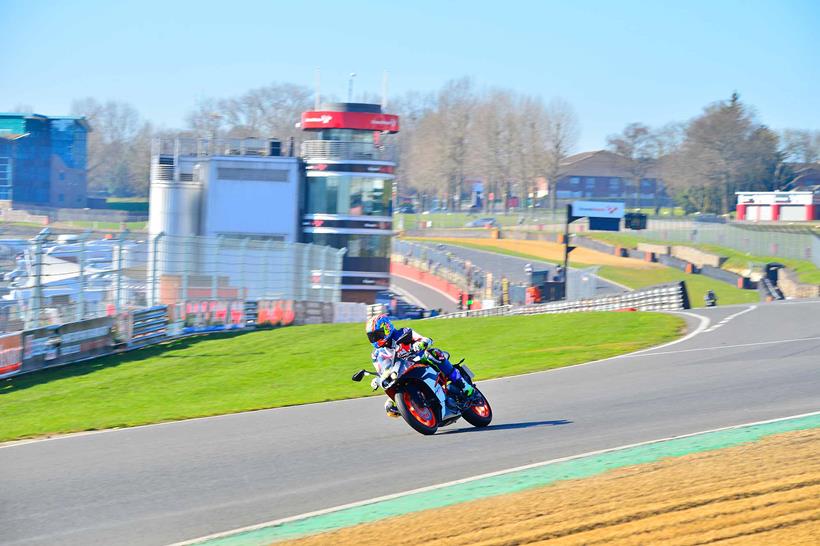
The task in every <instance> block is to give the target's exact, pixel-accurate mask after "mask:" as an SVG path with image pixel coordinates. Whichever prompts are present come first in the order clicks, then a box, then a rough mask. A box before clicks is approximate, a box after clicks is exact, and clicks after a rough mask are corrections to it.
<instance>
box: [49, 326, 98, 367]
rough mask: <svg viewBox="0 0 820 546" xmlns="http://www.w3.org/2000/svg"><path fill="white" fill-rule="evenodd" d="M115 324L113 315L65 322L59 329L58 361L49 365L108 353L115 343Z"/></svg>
mask: <svg viewBox="0 0 820 546" xmlns="http://www.w3.org/2000/svg"><path fill="white" fill-rule="evenodd" d="M113 325H114V319H113V318H112V317H101V318H95V319H90V320H83V321H80V322H69V323H68V324H63V325H62V326H60V327H59V328H58V329H57V334H58V335H59V354H58V359H57V362H54V363H49V364H47V365H49V366H50V365H54V364H66V363H68V362H73V361H75V360H81V359H84V358H88V357H91V356H98V355H101V354H103V353H107V352H108V350H109V349H110V348H111V346H113V345H114V338H113V335H112V329H113Z"/></svg>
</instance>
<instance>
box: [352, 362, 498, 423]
mask: <svg viewBox="0 0 820 546" xmlns="http://www.w3.org/2000/svg"><path fill="white" fill-rule="evenodd" d="M453 367H454V368H456V369H458V371H459V372H461V376H462V378H463V379H464V381H466V382H468V383H470V384H471V385H472V386H473V388H474V392H473V395H472V396H470V397H469V398H468V397H467V396H465V395H464V394H463V393H462V392H461V391H460V390H459V389H458V388H456V387H454V386H452V385H448V383H447V378H446V377H445V376H444V374H443V373H441V372H440V371H439V370H438V368H436V367H435V366H433V365H432V364H430V363H429V362H427V360H426V359H425V355H424V354H421V355H419V354H412V353H409V352H399V351H396V350H394V349H388V348H381V349H379V350H378V352H377V355H376V368H377V370H379V372H371V371H368V370H359V371H358V372H356V373H355V374H354V375H353V377H352V379H353V381H361V380H362V379H363V378H364V376H365V375H373V376H375V378H374V379H373V381H372V382H371V385H372V386H373V390H377V389H379V388H382V389H384V392H385V394H387V396H389V397H390V398H392V399H393V401H394V402H395V403H396V407H398V410H399V413H400V414H401V416H402V418H403V419H404V420H405V422H407V424H408V425H410V426H411V427H412V428H413V429H414V430H416V431H417V432H420V433H421V434H427V435H429V434H435V433H436V431H437V430H438V429H439V428H440V427H446V426H447V425H451V424H453V423H455V422H456V421H458V420H459V419H460V418H461V417H463V418H464V420H465V421H467V422H468V423H470V424H471V425H473V426H474V427H486V426H487V425H489V424H490V422H491V421H492V419H493V410H492V408H491V407H490V403H489V402H488V401H487V398H485V396H484V395H483V394H482V393H481V391H479V390H478V387H476V386H475V383H474V382H473V378H474V377H475V375H474V374H473V372H472V370H470V368H468V367H467V365H466V364H464V359H463V358H462V359H461V360H460V361H459V362H458V363H456V364H454V365H453Z"/></svg>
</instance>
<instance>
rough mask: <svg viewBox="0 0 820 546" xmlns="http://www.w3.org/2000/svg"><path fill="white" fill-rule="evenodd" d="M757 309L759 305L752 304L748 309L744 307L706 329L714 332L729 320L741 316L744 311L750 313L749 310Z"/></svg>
mask: <svg viewBox="0 0 820 546" xmlns="http://www.w3.org/2000/svg"><path fill="white" fill-rule="evenodd" d="M755 309H757V305H752V306H751V307H749V308H748V309H744V310H743V311H738V312H737V313H734V314H732V315H729V316H728V317H726V318H724V319H722V320H721V321H720V322H718V323H717V324H715V325H714V326H712V327H711V328H709V329H708V330H706V331H707V332H714V331H715V330H717V329H718V328H720V327H721V326H723V325H724V324H726V323H727V322H729V321H730V320H732V319H733V318H735V317H739V316H740V315H742V314H743V313H748V312H749V311H754V310H755Z"/></svg>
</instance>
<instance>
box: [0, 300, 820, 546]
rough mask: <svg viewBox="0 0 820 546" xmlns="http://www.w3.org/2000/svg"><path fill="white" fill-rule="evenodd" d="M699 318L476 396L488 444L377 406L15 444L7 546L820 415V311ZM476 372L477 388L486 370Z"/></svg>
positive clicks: (231, 518)
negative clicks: (619, 353) (429, 432)
mask: <svg viewBox="0 0 820 546" xmlns="http://www.w3.org/2000/svg"><path fill="white" fill-rule="evenodd" d="M686 316H687V318H688V319H689V320H690V321H691V323H692V327H693V328H695V327H697V328H698V329H699V333H697V334H695V335H694V336H692V337H690V338H688V339H685V340H684V341H680V342H678V343H674V344H671V345H667V346H663V347H659V348H655V349H651V350H649V351H646V352H643V353H639V354H635V355H632V356H625V357H619V358H615V359H611V360H609V361H603V362H600V363H593V364H589V365H581V366H575V367H570V368H563V369H559V370H556V371H552V372H544V373H538V374H531V375H526V376H519V377H513V378H506V379H499V380H495V381H488V382H485V383H483V384H482V383H481V382H479V385H480V386H481V387H482V390H483V391H484V392H485V393H486V394H487V396H488V397H489V399H490V401H491V402H492V403H493V407H494V411H495V421H494V424H493V425H491V426H490V427H489V428H488V429H484V430H478V429H473V428H471V427H470V426H469V425H466V424H463V423H461V422H459V423H457V424H456V425H453V427H452V428H447V429H443V430H442V431H441V432H440V433H439V434H437V435H436V436H433V437H424V436H421V435H419V434H417V433H416V432H414V431H412V430H411V429H410V428H409V427H408V426H406V425H405V424H404V422H403V421H400V420H389V419H387V418H386V417H385V416H384V415H383V413H382V403H383V399H382V398H381V397H378V398H369V399H359V400H349V401H342V402H333V403H327V404H315V405H308V406H301V407H293V408H282V409H275V410H267V411H259V412H252V413H245V414H236V415H227V416H222V417H213V418H206V419H197V420H191V421H183V422H178V423H170V424H164V425H157V426H147V427H141V428H135V429H124V430H117V431H109V432H101V433H93V434H85V435H76V436H69V437H63V438H58V439H52V440H46V441H40V442H32V443H19V444H11V445H6V446H4V447H0V522H2V526H0V543H2V544H14V545H20V544H27V545H28V544H49V545H50V544H62V545H84V546H88V545H93V544H100V545H111V544H138V545H142V544H146V545H147V544H168V543H173V542H176V541H182V540H186V539H192V538H197V537H200V536H203V535H208V534H211V533H215V532H219V531H225V530H229V529H234V528H238V527H243V526H247V525H252V524H256V523H260V522H264V521H269V520H272V519H277V518H282V517H286V516H290V515H295V514H300V513H304V512H308V511H312V510H318V509H322V508H328V507H332V506H336V505H339V504H344V503H349V502H353V501H358V500H363V499H368V498H372V497H376V496H381V495H386V494H389V493H394V492H399V491H405V490H408V489H413V488H418V487H422V486H425V485H432V484H436V483H441V482H444V481H449V480H453V479H457V478H463V477H467V476H472V475H476V474H480V473H485V472H490V471H494V470H499V469H504V468H509V467H514V466H518V465H524V464H528V463H533V462H538V461H543V460H547V459H552V458H556V457H562V456H569V455H574V454H578V453H582V452H586V451H591V450H596V449H603V448H610V447H615V446H619V445H624V444H630V443H635V442H641V441H645V440H651V439H657V438H662V437H667V436H672V435H678V434H685V433H691V432H697V431H702V430H706V429H711V428H716V427H722V426H728V425H734V424H740V423H747V422H752V421H759V420H764V419H771V418H777V417H784V416H789V415H795V414H800V413H807V412H811V411H816V410H818V409H820V371H819V370H820V301H811V302H785V303H772V304H761V305H758V306H748V305H746V306H733V307H725V308H720V307H719V308H714V309H705V310H698V311H696V312H692V313H691V314H689V315H686ZM697 317H707V318H708V319H709V323H708V325H707V324H706V321H705V320H701V319H698V318H697ZM362 342H364V340H362ZM442 342H443V343H442V346H444V347H445V348H446V340H442ZM469 364H471V366H472V368H473V369H474V371H476V372H477V373H478V374H479V379H480V374H481V368H482V364H481V363H480V362H471V363H469ZM353 371H354V370H351V372H353ZM367 390H368V386H367V385H366V384H362V392H363V393H364V392H367Z"/></svg>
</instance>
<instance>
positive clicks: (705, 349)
mask: <svg viewBox="0 0 820 546" xmlns="http://www.w3.org/2000/svg"><path fill="white" fill-rule="evenodd" d="M819 339H820V336H816V337H801V338H796V339H778V340H775V341H757V342H755V343H739V344H737V345H717V346H715V347H698V348H696V349H681V350H679V351H665V352H662V353H652V354H646V355H635V356H659V355H674V354H678V353H693V352H696V351H715V350H718V349H737V348H738V347H756V346H758V345H774V344H777V343H797V342H800V341H817V340H819Z"/></svg>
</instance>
